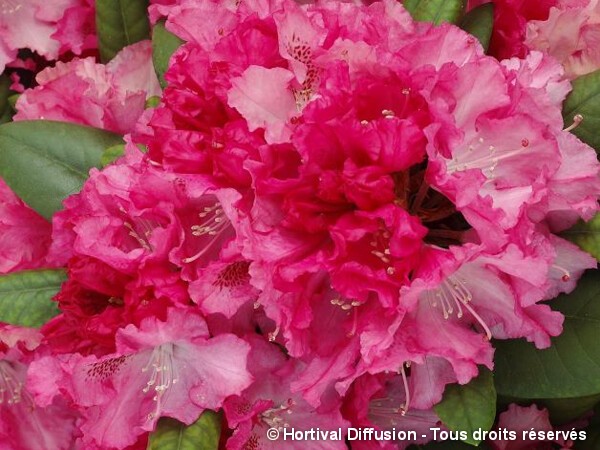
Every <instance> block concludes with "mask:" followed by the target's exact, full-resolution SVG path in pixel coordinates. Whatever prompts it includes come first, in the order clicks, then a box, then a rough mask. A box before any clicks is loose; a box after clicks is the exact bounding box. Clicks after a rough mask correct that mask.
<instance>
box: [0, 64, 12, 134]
mask: <svg viewBox="0 0 600 450" xmlns="http://www.w3.org/2000/svg"><path fill="white" fill-rule="evenodd" d="M12 94H14V92H12V91H11V90H10V79H9V78H8V76H6V74H3V75H1V76H0V124H2V123H6V122H10V121H11V119H12V116H13V113H14V110H13V108H12V106H11V105H10V101H9V98H10V97H11V95H12Z"/></svg>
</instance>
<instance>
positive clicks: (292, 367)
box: [224, 336, 346, 450]
mask: <svg viewBox="0 0 600 450" xmlns="http://www.w3.org/2000/svg"><path fill="white" fill-rule="evenodd" d="M247 339H248V340H249V341H250V343H251V345H252V350H251V351H250V354H249V356H248V361H249V366H248V370H249V371H250V373H251V374H252V375H253V376H254V379H255V382H254V383H253V384H252V385H251V386H250V387H249V388H248V389H246V390H245V391H244V392H243V393H242V394H241V395H239V396H235V397H230V398H229V399H228V400H226V401H225V404H224V410H225V415H226V418H227V423H228V425H229V426H230V427H231V428H233V430H234V432H233V436H232V437H230V438H229V440H228V441H227V446H226V448H227V449H228V450H246V449H254V450H271V449H277V448H281V442H278V441H270V440H268V439H267V430H268V429H269V428H276V429H280V430H282V429H284V428H295V429H296V430H308V429H311V428H317V427H319V428H320V429H322V430H337V429H338V427H342V428H345V426H346V423H345V421H344V420H343V419H342V416H341V413H340V409H339V408H340V404H339V399H338V398H336V397H335V396H333V397H331V398H330V399H329V401H328V404H323V405H321V407H320V408H318V409H314V408H313V407H311V406H310V405H308V404H307V403H306V402H305V401H304V400H303V399H302V397H300V396H299V395H294V394H293V393H291V392H289V391H288V390H287V388H286V386H288V385H289V381H290V379H293V377H294V376H295V375H296V374H297V373H298V372H300V371H302V370H303V369H302V365H301V364H296V363H295V362H294V361H293V360H287V361H286V358H285V356H284V355H283V353H281V351H280V350H279V349H278V348H277V347H276V346H275V345H273V344H269V343H268V342H266V341H265V340H263V339H261V338H259V337H251V336H248V337H247ZM305 446H306V442H303V441H297V442H294V441H291V442H289V443H287V444H286V448H289V449H291V450H296V449H301V448H305ZM311 448H315V449H319V450H321V449H323V450H325V449H327V450H329V449H331V450H334V449H336V450H337V449H340V450H342V449H345V448H346V444H345V443H344V441H343V440H341V441H339V440H338V441H335V440H315V441H313V442H311Z"/></svg>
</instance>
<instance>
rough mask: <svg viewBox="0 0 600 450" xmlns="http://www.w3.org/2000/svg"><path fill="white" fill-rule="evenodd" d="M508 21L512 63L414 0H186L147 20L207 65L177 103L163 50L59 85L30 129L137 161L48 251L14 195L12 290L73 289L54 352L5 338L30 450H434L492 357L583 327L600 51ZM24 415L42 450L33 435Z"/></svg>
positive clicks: (37, 105) (48, 243) (9, 203)
mask: <svg viewBox="0 0 600 450" xmlns="http://www.w3.org/2000/svg"><path fill="white" fill-rule="evenodd" d="M17 3H18V2H17ZM17 3H15V4H17ZM92 3H93V2H92ZM471 3H473V4H472V5H471V4H470V6H471V7H475V6H478V4H479V3H482V2H471ZM498 3H499V5H498V8H497V9H496V20H497V21H499V23H506V24H508V23H509V22H511V23H512V20H513V17H514V15H515V14H517V13H518V15H519V21H517V25H518V26H519V27H520V28H519V30H518V32H514V33H512V32H510V33H509V32H504V31H503V29H502V28H498V29H497V31H496V33H497V34H496V35H494V37H493V41H492V42H493V45H492V47H491V48H492V51H493V52H494V54H495V55H497V56H500V57H505V56H506V57H509V58H508V59H503V60H501V61H499V60H498V59H496V58H494V57H492V56H488V55H486V54H485V52H484V49H483V48H482V46H481V44H480V43H479V41H478V40H477V39H476V38H475V37H474V36H472V35H470V34H468V33H467V32H465V31H463V30H461V29H459V28H458V27H456V26H454V25H450V24H443V25H440V26H434V25H433V24H430V23H424V22H415V21H414V20H413V19H412V18H411V16H410V14H409V13H408V12H407V10H406V9H405V8H404V7H403V6H402V4H401V3H399V2H396V1H394V0H383V1H377V2H373V3H371V4H370V5H366V4H358V3H345V2H322V3H316V4H302V5H301V4H298V3H296V2H294V1H292V0H277V1H270V2H262V1H254V0H241V1H237V2H220V1H217V0H215V1H212V0H181V1H176V2H171V1H160V2H154V5H152V6H151V8H150V17H151V19H152V20H153V21H156V20H159V19H160V18H162V19H164V20H166V27H167V29H168V30H170V31H171V32H173V33H174V34H176V35H177V36H179V37H180V38H181V39H183V40H184V41H185V43H184V44H183V45H182V46H181V47H179V49H178V50H177V51H176V52H175V53H174V55H173V56H172V58H171V60H170V64H169V68H168V71H167V72H166V75H165V78H166V80H167V87H166V88H165V89H164V91H162V92H161V89H160V86H159V85H158V80H157V77H156V76H155V74H154V69H153V66H152V61H151V56H152V54H151V52H152V49H151V46H150V43H149V42H147V41H142V42H139V43H137V44H133V45H131V46H129V47H125V48H124V49H123V50H121V52H120V53H119V54H118V55H117V56H116V58H114V59H113V60H112V61H111V62H109V63H108V64H100V63H98V62H96V60H95V59H94V58H92V57H89V58H74V59H72V60H70V61H67V62H57V63H56V64H55V66H54V67H49V68H46V69H44V70H43V71H41V72H39V73H38V74H37V77H36V82H37V85H36V86H35V87H32V88H30V89H28V90H26V91H25V92H24V93H23V94H22V95H21V96H20V98H19V99H18V101H17V103H16V111H17V113H16V115H15V117H14V120H16V121H22V120H31V119H50V120H60V121H66V122H72V123H77V124H82V125H89V126H93V127H96V128H102V129H105V130H109V131H113V132H117V133H120V134H125V135H126V136H125V142H126V145H125V150H124V155H123V156H122V157H121V158H120V159H118V160H117V161H116V162H114V163H112V164H110V165H107V166H106V167H104V168H102V169H96V168H95V169H92V170H91V171H90V174H89V178H88V179H87V181H86V182H85V183H84V185H83V187H82V189H81V191H80V192H78V193H74V194H73V195H70V196H69V197H68V198H67V199H66V200H65V201H64V203H63V206H64V208H63V209H62V210H61V211H59V212H57V213H56V214H55V215H54V216H53V219H52V225H51V226H50V224H48V223H47V222H46V221H44V219H42V218H41V217H39V216H38V215H37V214H36V213H35V212H33V211H32V210H30V209H29V208H28V207H27V206H26V205H25V204H23V203H22V202H21V201H20V200H19V199H18V198H17V197H16V196H15V195H14V194H13V193H12V192H11V191H10V190H9V189H8V187H6V188H5V187H4V184H2V185H0V210H2V211H3V214H2V215H1V217H0V233H1V235H2V237H0V257H1V258H2V259H0V272H3V273H7V272H15V271H17V270H21V269H30V268H39V267H65V268H66V272H67V279H66V281H65V282H64V283H63V284H62V287H61V288H60V291H59V292H58V294H57V295H56V297H55V300H56V302H57V304H58V307H59V309H60V314H59V315H57V316H56V317H54V318H53V319H51V320H50V321H49V322H47V323H46V324H45V325H44V326H43V327H42V328H41V330H40V332H39V333H38V332H37V331H35V332H34V331H32V330H29V329H24V328H18V327H12V326H8V325H7V326H5V327H4V328H0V342H1V344H0V388H1V389H0V400H2V401H1V402H0V435H2V436H3V437H4V436H9V437H10V439H12V441H6V442H10V444H9V445H12V447H9V448H15V449H20V448H23V449H33V448H35V449H37V448H40V449H41V448H46V449H48V448H51V449H69V448H81V449H125V448H128V449H133V448H146V445H147V441H148V435H149V433H150V432H152V431H153V430H154V429H155V428H156V426H157V422H158V420H159V419H160V418H161V417H171V418H174V419H177V420H179V421H180V422H183V423H184V424H186V425H190V424H192V423H193V422H195V421H196V420H197V419H198V417H199V416H200V415H201V414H202V413H203V412H204V411H206V410H213V411H219V410H222V411H223V424H224V430H223V433H222V438H221V446H222V448H226V449H229V450H248V449H276V448H286V449H296V448H298V449H300V448H307V447H306V445H307V443H306V442H286V443H285V444H282V443H281V442H276V441H270V440H269V439H268V438H267V430H268V429H269V428H275V429H282V428H290V427H293V428H295V429H297V430H304V429H309V428H317V427H319V428H321V429H338V428H341V429H347V428H348V427H375V428H376V429H381V430H387V429H392V428H394V429H397V430H413V431H415V430H416V431H418V432H417V436H419V439H418V440H417V441H416V443H422V442H427V441H428V440H430V439H431V438H432V436H431V435H427V434H426V433H427V431H428V430H429V429H430V428H431V427H440V426H442V427H443V425H441V422H440V420H439V417H438V415H437V414H436V412H435V411H434V409H433V407H434V406H435V405H436V404H438V403H439V402H440V400H441V399H442V396H443V393H444V389H445V387H446V386H447V385H448V384H451V383H459V384H461V385H464V384H467V383H469V382H470V381H471V380H473V379H474V378H475V377H477V376H478V374H479V373H480V372H481V371H482V370H484V369H483V368H482V367H483V366H486V367H487V368H489V369H492V368H493V367H494V345H493V341H492V339H498V340H500V339H516V338H524V339H526V340H527V341H530V342H532V343H533V344H534V345H535V346H536V347H537V348H540V349H542V348H547V347H548V346H550V344H551V338H552V337H554V336H558V335H560V333H561V331H562V328H563V327H562V325H563V320H564V317H563V315H562V314H561V313H559V312H557V311H554V310H553V309H552V303H548V302H547V300H550V299H552V298H554V297H556V296H557V295H558V294H560V293H569V292H571V291H572V290H573V289H575V286H576V283H577V281H578V279H579V277H580V276H581V274H582V273H583V272H584V271H585V270H586V269H589V268H594V267H596V260H595V259H594V258H593V257H591V256H590V255H589V254H587V253H585V252H584V251H582V250H580V249H579V248H578V247H577V246H575V245H574V244H572V243H570V242H568V241H566V240H565V239H563V238H562V237H561V236H560V235H559V233H561V232H562V231H564V230H566V229H568V228H570V227H571V226H572V225H573V224H575V222H577V221H578V220H579V219H584V220H589V219H591V218H592V217H594V215H595V214H596V213H597V212H598V209H599V208H598V197H599V196H600V176H599V173H600V164H599V163H598V160H597V156H596V153H595V151H594V150H593V149H592V148H591V147H589V146H588V145H587V144H585V143H583V142H582V141H580V140H579V139H578V138H577V137H575V136H574V135H573V134H571V132H570V131H571V129H572V127H569V128H567V129H563V128H564V126H563V118H562V115H561V107H562V103H563V101H564V99H565V97H566V96H567V94H568V93H569V92H570V90H571V83H570V81H569V78H570V77H572V76H573V74H574V73H580V68H581V67H582V66H587V65H588V64H594V63H593V58H594V57H593V55H592V53H593V51H594V50H593V48H594V46H593V45H587V46H586V49H587V50H586V51H589V54H588V53H584V54H585V55H586V56H581V55H582V54H581V53H578V52H579V51H580V49H575V48H571V47H569V49H568V51H567V50H564V49H563V48H562V47H561V49H557V50H556V52H554V51H553V50H549V49H553V48H555V47H556V48H558V47H560V46H563V45H564V46H565V48H566V46H567V44H565V43H564V42H563V41H561V42H560V44H556V46H554V44H552V43H548V42H549V41H548V40H547V39H545V38H544V36H545V35H544V33H547V30H548V29H549V28H547V27H551V26H553V25H551V23H557V22H558V21H560V20H567V19H562V18H561V16H560V14H571V13H572V12H573V11H575V10H574V9H573V10H572V9H568V10H566V11H563V12H559V10H558V9H557V7H556V5H555V4H554V3H552V5H550V2H538V3H539V5H537V6H536V7H535V8H533V7H532V9H531V10H529V9H528V8H529V6H528V7H527V8H526V6H525V5H524V4H522V3H523V2H521V3H520V6H519V7H518V8H517V9H516V11H517V13H515V11H512V10H510V11H511V12H510V13H509V12H507V11H509V9H510V8H512V7H513V6H514V5H512V3H514V2H509V1H506V2H498ZM559 3H560V2H559ZM579 3H581V2H579ZM7 4H9V5H10V4H11V2H8V3H7ZM18 4H20V3H18ZM28 5H29V4H28ZM31 5H33V3H31ZM31 5H29V6H28V7H32V6H31ZM86 5H87V3H86ZM561 5H562V3H561ZM46 6H47V7H48V8H50V6H48V5H46ZM87 7H92V6H89V5H88V6H87ZM583 7H584V6H582V8H583ZM4 8H5V7H4ZM70 8H71V9H67V12H69V11H70V13H69V14H71V15H75V9H76V8H84V6H81V5H79V6H76V5H74V6H70ZM73 8H75V9H73ZM505 8H506V10H505ZM538 8H539V9H538ZM585 8H588V9H590V8H591V6H589V5H588V6H585ZM526 9H527V10H526ZM40 11H41V10H39V11H38V12H37V13H36V14H34V15H32V16H31V17H33V19H32V20H35V21H39V20H41V19H39V17H41V16H40V15H41V14H42V13H41V12H40ZM586 11H587V10H586ZM0 13H2V11H0ZM4 14H5V15H6V14H7V13H6V11H5V12H4ZM593 14H594V13H593V11H592V10H591V9H590V11H589V17H588V16H583V15H579V16H578V17H579V18H581V20H583V21H588V22H589V23H588V24H586V25H581V27H582V29H583V28H584V27H587V26H588V25H589V26H592V24H593V20H594V19H593ZM67 16H68V15H67V14H66V13H65V16H64V17H63V18H62V19H61V20H63V21H67V20H71V19H68V18H67ZM69 17H71V16H69ZM207 17H210V20H206V18H207ZM57 20H58V19H57ZM73 20H74V19H73ZM544 21H546V22H544ZM36 23H37V22H36ZM69 23H71V25H72V26H73V27H75V25H74V24H73V23H72V22H69ZM513 25H514V24H511V25H510V26H511V27H512V26H513ZM69 29H72V28H69V27H66V28H60V30H61V32H60V33H58V34H57V35H56V36H64V35H65V34H67V30H69ZM586 29H587V28H586ZM525 30H526V31H525ZM544 30H546V31H544ZM513 31H514V30H513ZM511 33H512V34H511ZM536 33H537V34H536ZM582 33H584V34H585V35H586V36H588V34H586V32H585V31H582ZM553 36H555V35H553ZM573 38H574V37H573ZM61 42H62V41H61ZM88 42H89V41H88V40H85V41H81V40H79V41H77V40H74V41H73V48H72V49H71V50H72V51H74V52H75V53H79V52H80V51H81V50H82V49H85V48H86V47H87V45H88V44H87V43H88ZM507 42H510V44H508V43H507ZM494 46H496V47H494ZM17 47H19V45H17V44H14V45H13V47H10V48H17ZM20 47H23V45H21V46H20ZM32 49H33V50H38V49H37V48H32ZM59 49H60V47H59V46H58V44H57V47H56V48H55V49H54V50H53V52H54V53H52V54H51V52H50V51H49V50H48V53H47V56H48V57H56V56H57V55H58V53H57V52H59ZM538 50H542V51H538ZM61 51H62V50H61ZM561 52H562V53H561ZM548 53H550V54H551V55H552V56H550V55H549V54H548ZM574 53H577V54H578V55H579V56H581V58H583V59H577V60H576V61H575V59H573V58H574V57H573V54H574ZM558 54H564V55H565V57H564V58H563V59H561V58H559V59H560V62H562V63H563V64H565V66H564V67H563V65H561V64H560V62H559V61H557V59H555V58H556V57H557V55H558ZM45 56H46V55H45ZM565 67H566V70H567V72H566V73H565ZM582 70H583V69H582ZM152 96H161V102H160V104H159V105H158V106H157V107H156V108H152V109H145V106H146V101H147V100H148V99H149V98H150V97H152ZM574 120H575V124H574V125H576V124H577V123H578V122H579V121H580V120H581V118H580V117H576V118H575V119H574ZM142 149H143V150H142ZM22 408H29V409H30V411H32V412H31V413H30V414H26V413H24V412H22V410H21V409H22ZM515 408H517V409H518V408H519V407H514V406H511V409H510V410H509V412H511V414H517V413H519V414H530V415H535V414H537V413H538V410H537V409H535V411H533V410H525V409H523V410H521V409H519V410H518V411H516V412H515V411H514V410H515ZM532 408H534V407H532ZM534 413H535V414H534ZM25 416H26V417H27V418H28V419H27V420H29V421H30V422H31V427H30V428H29V429H35V430H39V433H38V432H37V431H36V433H37V434H36V436H38V438H36V439H35V442H34V441H32V435H28V433H27V432H25V429H24V428H22V424H21V425H18V426H17V429H21V430H22V431H21V432H19V433H18V434H17V435H14V429H15V428H14V427H15V425H14V424H15V423H16V422H17V421H18V420H19V419H18V418H19V417H25ZM507 417H508V416H502V417H501V418H500V421H501V423H504V422H503V421H505V420H509V421H510V417H508V418H507ZM515 417H516V416H515ZM515 420H516V419H515ZM532 420H533V419H532ZM518 421H519V420H517V422H518ZM546 422H547V417H546ZM532 423H533V422H532ZM545 425H546V423H545V422H544V426H545ZM506 426H507V425H506ZM532 426H533V425H532ZM527 427H529V425H527ZM548 428H549V429H551V425H550V424H548ZM10 430H13V431H12V432H11V431H10ZM421 431H422V432H421ZM11 433H13V434H11ZM39 436H43V440H41V438H39ZM423 436H428V437H427V438H423ZM9 437H6V439H9ZM409 444H411V442H383V441H382V442H367V441H357V442H352V444H351V448H353V449H359V450H361V449H364V450H367V449H375V448H384V449H395V448H406V447H407V446H408V445H409ZM495 445H496V446H495V447H494V448H521V447H519V446H518V445H516V443H511V444H507V445H504V444H502V443H496V444H495ZM310 448H311V449H323V450H325V449H327V450H333V449H346V448H348V446H347V444H346V443H345V442H344V441H343V440H342V441H318V442H311V443H310Z"/></svg>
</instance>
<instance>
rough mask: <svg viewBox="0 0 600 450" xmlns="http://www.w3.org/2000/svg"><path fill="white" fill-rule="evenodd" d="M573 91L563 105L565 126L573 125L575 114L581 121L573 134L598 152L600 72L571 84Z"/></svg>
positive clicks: (599, 145)
mask: <svg viewBox="0 0 600 450" xmlns="http://www.w3.org/2000/svg"><path fill="white" fill-rule="evenodd" d="M571 83H572V85H573V90H572V91H571V93H570V94H569V96H568V97H567V99H566V100H565V103H564V104H563V119H564V121H565V126H570V125H571V124H572V123H573V118H574V117H575V116H576V115H577V114H581V115H582V116H583V121H582V122H581V123H580V124H579V126H577V128H575V129H574V130H573V134H575V135H576V136H577V137H579V138H580V139H581V140H582V141H584V142H586V143H588V144H589V145H591V146H592V147H594V148H595V149H596V151H600V132H598V130H600V70H597V71H595V72H592V73H590V74H587V75H583V76H582V77H579V78H577V79H575V80H573V81H572V82H571Z"/></svg>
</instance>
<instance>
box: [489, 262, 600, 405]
mask: <svg viewBox="0 0 600 450" xmlns="http://www.w3.org/2000/svg"><path fill="white" fill-rule="evenodd" d="M551 306H552V309H556V310H558V311H560V312H562V313H563V314H564V315H565V322H564V330H563V333H562V334H561V335H560V336H559V337H557V338H554V339H553V340H552V346H551V347H550V348H548V349H544V350H537V349H536V348H535V347H534V346H533V344H530V343H528V342H525V341H524V340H509V341H498V342H496V344H495V346H496V354H495V355H496V356H495V380H496V389H497V390H498V393H500V394H502V395H506V396H510V397H518V398H523V399H537V398H540V399H552V398H572V397H584V396H588V395H596V394H599V393H600V346H599V345H598V336H599V335H600V272H598V271H597V270H590V271H588V272H587V273H586V274H585V275H584V276H583V277H582V279H581V280H580V281H579V284H578V286H577V289H575V291H573V292H572V293H571V294H569V295H561V296H559V297H558V298H556V299H555V300H553V301H552V302H551Z"/></svg>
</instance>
